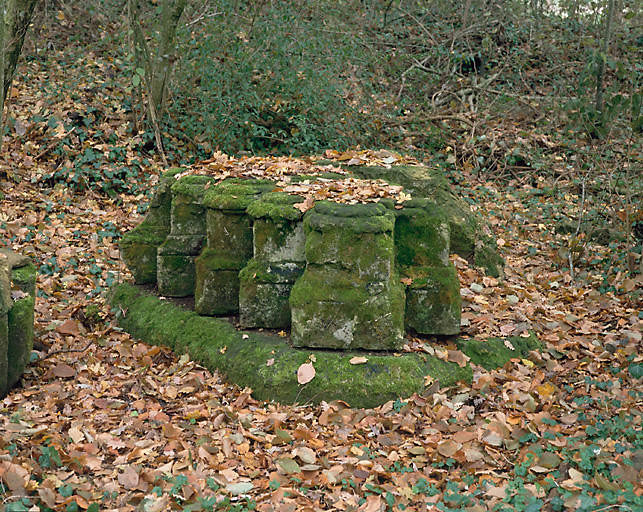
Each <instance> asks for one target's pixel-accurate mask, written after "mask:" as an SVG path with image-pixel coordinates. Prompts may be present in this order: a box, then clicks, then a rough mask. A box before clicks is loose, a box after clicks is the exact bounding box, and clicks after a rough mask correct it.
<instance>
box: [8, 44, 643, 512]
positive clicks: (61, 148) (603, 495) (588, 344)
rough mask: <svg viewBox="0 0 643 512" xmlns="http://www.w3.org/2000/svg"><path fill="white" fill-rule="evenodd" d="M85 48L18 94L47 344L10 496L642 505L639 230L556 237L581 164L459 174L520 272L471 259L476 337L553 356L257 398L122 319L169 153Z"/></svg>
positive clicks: (14, 147)
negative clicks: (141, 131) (392, 395)
mask: <svg viewBox="0 0 643 512" xmlns="http://www.w3.org/2000/svg"><path fill="white" fill-rule="evenodd" d="M87 59H88V60H87V62H88V64H87V66H89V67H90V68H92V69H90V70H88V71H87V72H86V73H85V75H83V77H84V78H83V77H78V78H77V82H75V83H71V85H68V86H67V88H66V89H63V88H61V86H60V85H56V84H55V83H54V81H53V80H52V81H51V82H49V78H48V77H49V75H47V74H46V73H42V69H39V68H38V66H39V65H40V64H39V63H38V62H37V61H33V62H31V63H29V64H28V65H25V68H26V69H25V70H24V72H22V74H21V76H23V77H27V78H28V79H25V80H19V83H17V84H16V86H15V88H14V92H13V95H12V97H11V98H10V103H11V106H10V109H11V114H10V117H12V119H14V120H13V121H12V123H11V125H10V133H9V136H8V137H5V141H4V147H3V153H2V156H1V158H0V171H1V172H2V176H3V177H2V182H1V191H2V199H1V201H0V237H1V239H2V240H3V244H7V245H9V246H11V247H12V248H13V249H15V250H17V251H20V252H22V253H23V254H26V255H29V256H31V257H32V258H33V260H34V261H35V262H36V263H37V266H38V267H39V276H38V283H37V286H38V290H39V295H38V299H37V302H36V352H35V354H36V356H37V358H38V359H37V360H35V361H34V362H33V364H32V365H31V366H30V367H29V368H28V369H27V371H26V373H25V375H24V377H23V379H22V382H21V384H20V385H19V386H18V387H17V388H15V389H14V390H12V391H11V392H10V393H9V395H8V396H7V397H6V398H5V399H4V400H3V402H2V405H1V409H2V414H1V415H0V425H1V426H0V477H1V480H2V487H0V492H1V494H0V496H1V498H2V502H3V503H4V506H5V510H7V511H18V510H50V509H51V510H57V511H58V510H64V511H74V510H89V511H91V512H96V511H98V510H101V511H103V510H122V511H127V510H143V511H146V512H153V511H163V510H239V511H241V510H253V509H256V510H261V511H269V510H279V511H295V510H299V511H302V510H311V511H312V510H343V511H349V510H360V511H368V512H375V511H384V510H391V511H393V510H396V511H397V510H408V511H411V510H417V511H420V510H431V509H432V508H431V507H435V509H436V510H469V511H484V510H519V511H536V510H545V509H546V510H586V511H590V510H626V511H630V510H631V511H634V510H641V507H642V506H643V504H642V499H643V498H642V494H643V487H642V486H641V482H642V481H643V472H642V471H643V435H642V431H641V406H642V399H643V389H642V386H641V378H642V373H643V370H642V369H643V357H642V356H641V344H642V343H641V332H642V331H643V313H642V312H641V303H640V298H641V295H640V288H641V284H642V282H641V274H638V275H635V274H631V275H629V274H628V273H627V272H622V271H618V272H615V271H613V270H612V269H614V268H615V265H616V262H615V258H617V257H618V255H619V254H624V253H623V252H622V251H621V252H619V250H620V249H622V244H621V245H620V246H618V247H617V246H616V245H612V246H611V247H608V246H603V245H598V244H596V243H594V242H592V241H588V240H584V241H583V243H582V244H581V245H573V244H571V245H570V240H571V235H570V234H569V233H568V234H559V233H556V230H555V227H556V225H557V224H559V223H558V220H559V217H560V216H561V214H562V213H564V214H565V215H567V216H570V217H574V215H575V216H576V217H578V215H580V211H581V209H582V201H583V199H582V197H581V192H580V190H579V189H578V187H577V186H575V185H574V184H573V183H572V181H571V180H569V181H566V180H559V181H557V182H554V181H553V180H551V179H550V178H548V177H541V178H539V179H536V180H527V179H525V180H521V179H513V180H511V181H506V182H504V183H498V182H491V181H484V180H481V179H480V178H474V177H472V176H469V175H466V174H464V171H463V174H460V176H459V183H460V186H459V190H460V192H461V193H462V194H466V195H467V196H468V198H469V199H471V203H472V205H473V206H472V207H473V208H474V209H476V210H478V211H479V212H480V213H482V214H483V216H484V217H485V218H486V219H487V220H488V222H489V223H490V225H491V227H492V229H493V230H494V232H495V236H496V237H497V241H498V246H499V250H500V251H501V253H502V255H503V256H504V258H505V259H506V275H505V277H504V278H503V279H495V278H491V277H488V276H485V275H484V274H483V273H482V272H481V271H480V270H479V269H476V268H472V267H470V266H469V265H468V264H467V263H466V262H465V261H464V260H461V259H457V258H456V259H455V262H456V266H457V268H458V271H459V276H460V281H461V286H462V295H463V334H464V335H467V336H472V337H476V338H478V339H484V338H485V337H489V336H507V335H515V334H520V333H523V332H526V331H529V330H533V331H534V332H535V333H536V334H537V335H538V336H539V338H540V339H541V340H542V341H543V343H544V344H545V347H544V349H543V351H542V352H540V353H535V352H534V353H532V354H531V355H530V357H529V358H527V359H516V360H512V361H511V362H509V363H508V364H507V365H505V367H504V368H501V369H498V370H497V371H490V372H489V371H485V370H483V369H482V368H476V370H475V376H474V381H473V383H472V384H470V385H467V384H461V385H459V386H456V387H453V388H449V389H438V388H436V387H435V386H429V387H428V388H427V390H426V392H425V393H422V394H421V395H414V396H411V397H400V399H399V400H397V401H395V402H389V403H386V404H384V405H382V406H381V407H379V408H376V409H372V410H360V409H353V408H351V407H350V406H349V405H348V404H345V403H341V402H337V403H322V404H320V405H301V406H286V405H280V404H278V403H269V402H259V401H256V400H254V399H253V398H252V396H251V394H250V390H248V389H240V388H238V387H236V386H234V385H233V384H231V383H229V382H227V381H226V380H225V378H224V377H223V376H221V375H219V374H218V373H216V372H210V371H208V370H206V369H204V368H202V367H200V366H198V365H197V364H195V363H194V362H192V361H190V360H189V357H187V356H185V355H181V354H173V353H171V352H169V351H168V350H165V349H163V348H159V347H155V346H149V345H146V344H145V343H142V342H141V341H139V340H135V339H131V338H130V336H129V335H127V334H126V333H123V332H122V331H120V330H119V329H118V328H116V327H115V326H114V324H113V323H112V317H111V314H110V313H109V310H108V308H107V306H106V305H105V301H104V296H103V294H104V292H105V290H106V289H107V288H108V287H109V285H110V284H112V283H114V282H117V281H119V280H123V279H128V274H127V272H126V270H125V268H124V266H123V265H122V263H121V262H120V259H119V253H118V245H117V243H118V239H119V237H120V235H121V233H123V232H124V231H127V230H128V229H131V228H132V227H133V226H135V225H136V224H137V223H138V222H140V221H141V219H142V213H143V211H144V208H143V206H144V204H146V203H147V202H148V201H149V196H148V195H146V192H147V191H148V190H149V189H150V188H152V186H153V184H154V180H155V178H156V177H157V176H158V171H159V170H160V169H161V165H160V163H159V161H158V159H155V158H153V157H150V156H146V157H144V156H141V154H142V148H144V146H145V144H146V142H145V141H144V140H143V138H142V136H139V135H137V134H136V132H135V131H134V132H133V133H132V126H133V123H134V121H133V120H132V119H131V113H128V112H126V111H125V110H123V109H122V108H121V106H120V105H121V104H122V103H121V102H120V101H119V102H117V101H116V100H115V99H114V97H115V96H114V95H115V94H116V93H115V92H114V91H111V90H109V88H108V87H104V88H99V89H96V88H91V87H89V86H87V84H83V83H82V80H83V79H86V77H87V76H88V75H92V74H97V75H100V76H103V75H104V76H109V73H110V66H112V65H113V64H109V63H107V62H104V61H99V60H95V61H94V60H93V57H92V56H91V54H90V55H89V56H88V57H87ZM50 65H52V64H51V63H50ZM66 65H67V64H65V62H63V61H60V62H59V63H58V66H60V67H59V68H57V69H52V70H51V75H52V76H62V75H64V74H65V66H66ZM71 82H73V79H72V80H71ZM63 121H65V122H63ZM74 123H75V124H74ZM373 155H374V154H373V153H371V152H368V151H365V152H356V153H354V155H353V156H354V157H356V158H358V159H359V158H362V159H363V160H364V162H365V163H368V162H371V161H372V159H373ZM283 161H285V160H282V162H283ZM116 169H118V171H116ZM109 172H112V174H111V175H110V174H109ZM128 180H129V181H130V182H131V181H134V180H146V181H145V182H141V181H139V183H140V188H139V189H138V190H134V189H132V188H131V187H130V188H129V191H126V189H127V187H126V185H127V182H128ZM102 185H106V186H105V187H102ZM101 187H102V188H103V190H101ZM105 192H108V193H109V194H108V193H105ZM110 194H111V195H110ZM617 245H618V244H617ZM569 250H571V251H572V254H571V259H572V261H573V262H574V273H573V275H572V273H571V272H570V269H569V253H568V252H566V251H569ZM625 257H627V254H626V253H625ZM633 257H635V255H634V256H633ZM637 301H638V302H637ZM436 343H438V342H437V341H436Z"/></svg>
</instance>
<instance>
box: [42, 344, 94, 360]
mask: <svg viewBox="0 0 643 512" xmlns="http://www.w3.org/2000/svg"><path fill="white" fill-rule="evenodd" d="M93 343H94V340H89V342H88V343H87V345H85V346H84V347H83V348H61V349H60V350H54V351H53V352H49V353H48V354H45V355H44V356H43V357H41V358H40V359H38V361H44V360H45V359H49V358H50V357H51V356H55V355H57V354H69V353H72V352H85V350H87V349H88V348H89V347H90V346H91V345H92V344H93Z"/></svg>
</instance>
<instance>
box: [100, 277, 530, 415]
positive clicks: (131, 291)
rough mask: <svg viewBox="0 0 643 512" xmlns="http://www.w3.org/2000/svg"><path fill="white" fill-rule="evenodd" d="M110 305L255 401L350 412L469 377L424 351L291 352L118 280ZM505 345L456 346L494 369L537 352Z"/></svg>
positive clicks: (124, 321)
mask: <svg viewBox="0 0 643 512" xmlns="http://www.w3.org/2000/svg"><path fill="white" fill-rule="evenodd" d="M110 303H111V305H112V306H113V309H114V310H115V311H117V321H118V323H119V325H120V326H121V327H122V328H123V329H125V330H126V331H127V332H129V333H130V334H132V336H134V337H137V338H140V339H142V340H144V341H146V342H148V343H152V344H158V345H164V346H167V347H171V348H172V349H173V350H175V351H176V352H178V353H183V352H188V353H189V354H190V356H191V357H192V358H193V359H194V360H196V361H198V362H200V363H202V364H203V365H205V366H206V367H208V368H210V369H211V370H219V371H221V372H222V373H224V374H225V375H227V377H228V378H229V379H230V380H231V381H232V382H234V383H236V384H238V385H240V386H248V387H250V388H252V390H253V394H254V396H255V397H256V398H258V399H262V400H276V401H279V402H282V403H295V402H298V403H305V402H313V403H317V402H320V401H322V400H326V401H329V400H335V399H341V400H344V401H346V402H348V403H349V404H350V405H351V406H353V407H373V406H376V405H379V404H382V403H384V402H386V401H388V400H394V399H397V398H399V397H407V396H409V395H411V394H412V393H414V392H421V391H422V390H423V388H424V383H425V377H426V376H427V375H430V376H431V377H433V379H437V380H439V381H440V383H441V384H442V385H443V386H448V385H451V384H453V383H455V382H456V381H458V380H470V379H471V377H472V371H471V368H470V367H469V366H465V367H462V368H461V367H459V366H458V365H457V364H455V363H449V362H445V361H442V360H440V359H437V358H435V357H432V356H429V355H426V354H409V353H406V354H392V353H391V354H382V353H377V354H375V353H365V352H360V353H357V352H342V351H330V350H312V349H310V348H305V349H294V348H292V347H291V346H290V345H289V344H288V342H287V341H286V340H285V339H284V338H280V337H278V336H271V335H268V334H262V333H255V332H243V331H240V330H237V329H235V328H234V327H233V326H232V325H231V324H230V323H229V322H228V321H227V320H225V319H217V318H210V317H203V316H199V315H197V314H196V313H194V312H193V311H187V310H185V309H183V308H181V307H179V306H176V305H174V304H172V303H170V302H168V301H163V300H160V299H158V298H157V297H154V296H152V295H150V294H148V293H146V292H145V291H143V290H142V289H140V288H137V287H135V286H132V285H130V284H126V283H121V284H119V285H117V286H115V287H114V288H113V289H112V291H111V294H110ZM123 312H126V313H124V314H123ZM509 340H510V343H511V344H512V345H513V346H514V348H515V350H510V349H508V348H507V346H506V344H505V343H503V341H502V340H490V341H484V342H482V341H474V340H466V341H462V342H460V344H459V346H460V347H461V349H462V350H463V351H464V352H465V353H466V354H468V355H469V356H470V357H471V358H472V360H473V361H476V362H480V363H483V364H485V362H486V363H488V362H489V361H492V362H493V364H494V365H501V364H504V363H505V362H506V361H508V360H509V359H510V358H512V357H524V356H525V355H526V354H527V352H528V351H529V350H533V349H536V348H538V347H539V343H538V341H537V340H536V339H535V338H533V337H532V338H527V339H523V338H518V337H514V338H510V339H509ZM486 347H489V349H487V348H486ZM311 355H314V367H315V371H316V375H315V377H314V378H313V379H312V381H310V382H309V383H308V384H305V385H300V384H298V382H297V369H298V368H299V366H300V365H301V364H303V363H306V362H307V361H309V360H311ZM355 355H363V356H366V358H367V359H368V361H367V362H366V363H365V364H351V363H350V360H351V358H352V357H354V356H355ZM487 355H489V357H487ZM491 356H493V357H491Z"/></svg>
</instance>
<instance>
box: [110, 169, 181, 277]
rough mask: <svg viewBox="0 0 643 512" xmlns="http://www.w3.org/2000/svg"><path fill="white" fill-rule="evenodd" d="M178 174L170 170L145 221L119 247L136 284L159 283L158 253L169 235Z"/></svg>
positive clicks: (159, 186) (127, 235) (160, 181)
mask: <svg viewBox="0 0 643 512" xmlns="http://www.w3.org/2000/svg"><path fill="white" fill-rule="evenodd" d="M179 172H181V169H170V170H168V171H166V172H164V173H163V174H162V175H161V177H160V180H159V185H158V188H157V190H156V193H155V194H154V196H153V198H152V200H151V202H150V206H149V210H148V213H147V215H146V216H145V219H144V220H143V222H141V224H139V225H138V226H137V227H135V228H134V229H133V230H131V231H130V232H128V233H127V234H125V236H123V238H122V239H121V241H120V243H119V246H120V250H121V257H122V258H123V261H124V262H125V265H127V268H128V269H129V270H130V272H131V273H132V276H133V277H134V282H135V283H137V284H150V283H156V259H157V249H158V247H159V246H160V245H161V244H162V243H163V241H164V240H165V238H166V237H167V235H168V233H169V232H170V208H171V204H172V192H171V187H172V185H173V183H174V182H175V181H176V180H175V178H174V177H175V176H176V174H178V173H179Z"/></svg>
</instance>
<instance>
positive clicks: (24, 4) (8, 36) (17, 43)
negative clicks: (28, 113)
mask: <svg viewBox="0 0 643 512" xmlns="http://www.w3.org/2000/svg"><path fill="white" fill-rule="evenodd" d="M3 3H4V4H5V9H6V15H5V22H6V25H5V27H3V28H4V36H5V37H4V38H3V39H4V43H5V44H4V56H3V60H4V67H3V71H4V73H3V74H4V76H3V83H4V88H3V98H6V97H7V93H8V92H9V87H11V81H12V80H13V74H14V72H15V71H16V66H17V65H18V58H19V57H20V52H21V51H22V44H23V43H24V41H25V35H26V34H27V30H28V29H29V25H30V24H31V19H32V17H33V12H34V9H35V8H36V4H37V3H38V0H6V2H3Z"/></svg>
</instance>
